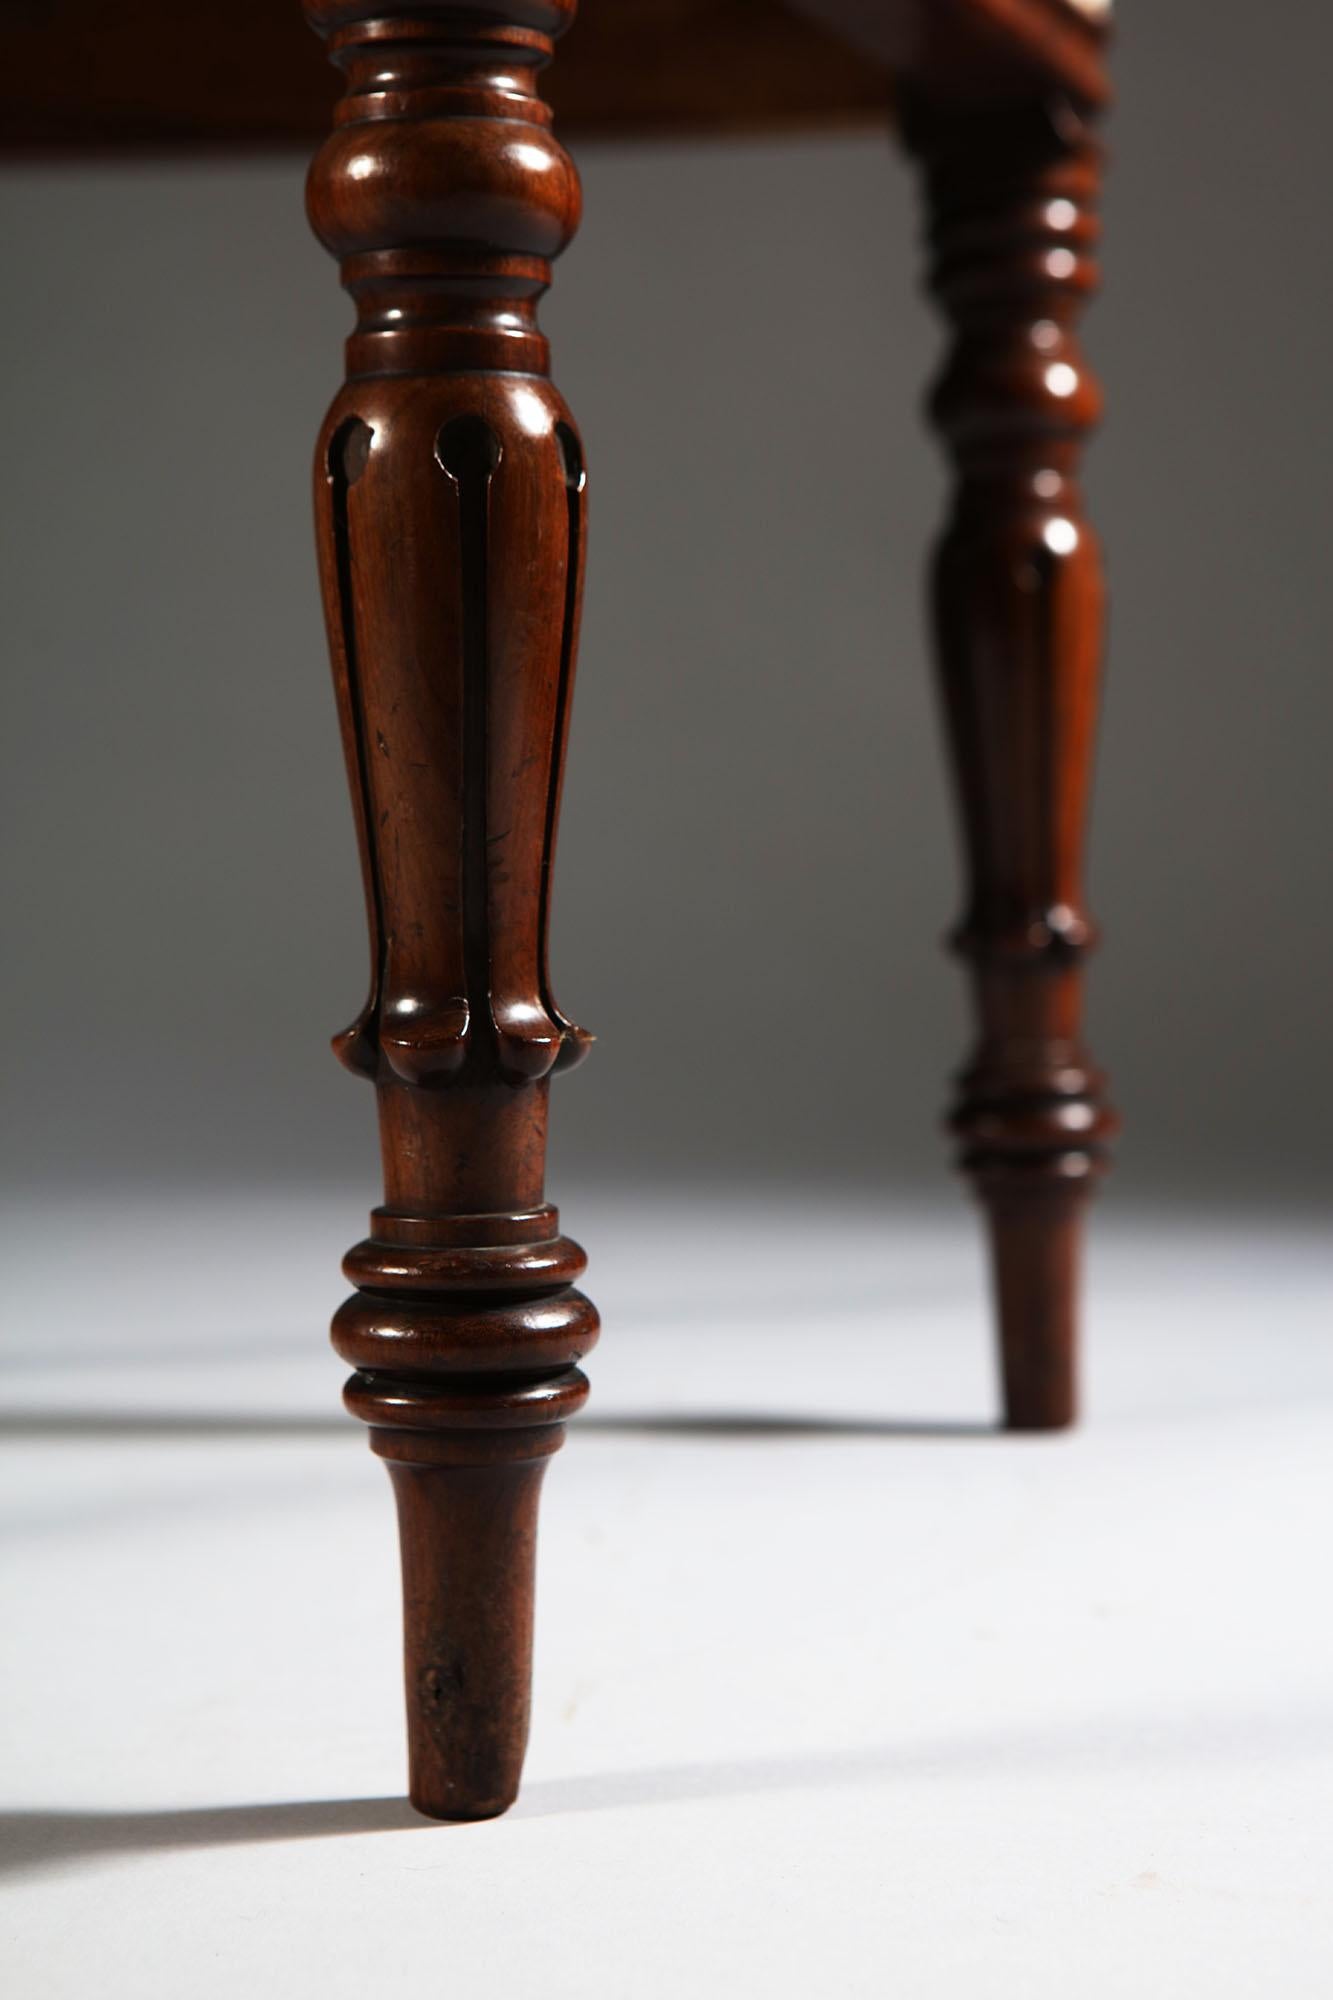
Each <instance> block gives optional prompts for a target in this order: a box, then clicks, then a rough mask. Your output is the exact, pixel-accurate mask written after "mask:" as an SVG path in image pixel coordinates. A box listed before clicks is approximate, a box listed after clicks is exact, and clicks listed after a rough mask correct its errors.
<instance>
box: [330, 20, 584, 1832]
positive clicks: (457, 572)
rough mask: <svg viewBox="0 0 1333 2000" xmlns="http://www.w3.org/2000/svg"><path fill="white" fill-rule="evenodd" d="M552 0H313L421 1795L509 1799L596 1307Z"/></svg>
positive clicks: (464, 1815) (383, 1317)
mask: <svg viewBox="0 0 1333 2000" xmlns="http://www.w3.org/2000/svg"><path fill="white" fill-rule="evenodd" d="M573 11H574V0H512V4H485V0H468V4H466V5H461V4H460V5H445V4H439V0H436V4H433V5H431V6H429V7H423V6H421V5H416V6H413V7H410V8H409V7H404V6H398V7H395V8H392V9H389V10H388V11H387V12H386V11H385V10H384V9H383V8H381V10H380V11H379V12H378V13H377V14H376V15H375V16H374V17H373V18H367V16H366V8H365V4H364V0H307V4H306V12H307V14H308V16H309V18H310V21H311V23H312V24H313V26H314V27H315V28H317V29H318V31H319V32H320V34H321V35H323V36H324V38H325V40H326V43H327V46H328V50H329V53H330V55H331V57H332V59H333V60H334V62H336V63H337V65H338V66H339V68H340V69H341V71H342V73H343V75H344V77H345V80H346V94H345V96H344V97H343V99H342V101H341V103H340V104H339V106H338V110H337V113H336V117H335V124H334V130H333V132H332V134H331V136H330V137H329V138H328V139H327V141H326V142H325V144H324V146H323V147H322V149H321V151H320V152H319V154H318V155H317V157H316V159H315V162H314V165H313V167H312V168H311V172H310V183H309V211H310V219H311V223H312V225H313V227H314V229H315V232H316V234H317V235H318V236H319V238H320V240H321V242H323V244H324V245H325V246H326V248H327V249H329V250H330V251H331V252H332V253H333V254H334V255H335V256H336V257H337V258H338V259H339V261H340V265H341V270H342V280H343V283H344V285H345V286H346V288H347V290H348V291H349V292H350V293H351V295H352V298H353V300H354V301H355V305H356V313H357V318H356V327H355V330H354V332H353V333H352V336H351V338H350V340H349V342H348V346H347V381H346V384H345V386H344V388H343V389H342V391H341V393H340V394H339V395H338V396H337V398H336V399H335V401H334V404H333V407H332V409H331V410H330V412H329V415H328V418H327V421H326V423H325V425H324V429H323V432H322V434H321V436H320V440H319V445H318V450H317V454H316V468H315V502H316V513H317V520H318V532H319V552H320V565H321V572H322V577H323V589H324V606H325V613H326V618H327V624H328V631H329V641H330V647H331V651H332V657H333V669H334V682H335V687H336V691H337V698H338V707H339V713H340V717H341V722H342V734H343V743H344V748H345V753H346V761H347V772H348V777H349V780H350V784H351V792H352V801H353V808H354V811H355V814H356V821H357V828H358V832H359V836H360V846H361V858H362V868H363V874H364V882H365V898H366V913H367V920H368V926H369V932H370V991H369V997H368V998H367V1000H366V1003H365V1006H364V1007H363V1008H362V1010H361V1012H360V1013H359V1014H358V1016H357V1017H356V1019H355V1020H354V1021H353V1023H352V1025H351V1026H350V1027H349V1028H347V1029H346V1030H345V1031H344V1032H343V1033H342V1034H340V1035H339V1036H338V1037H337V1038H336V1041H335V1048H336V1050H337V1053H338V1055H339V1057H340V1059H341V1060H342V1062H343V1063H344V1064H345V1065H346V1066H347V1068H348V1069H350V1070H352V1071H353V1072H354V1073H355V1074H357V1075H359V1076H363V1077H366V1078H369V1079H370V1080H371V1081H372V1082H373V1083H374V1085H375V1088H376V1091H377V1094H378V1101H379V1116H380V1132H381V1140H382V1150H383V1158H384V1203H383V1206H382V1207H380V1208H378V1209H376V1211H375V1213H374V1215H373V1216H372V1218H371V1230H370V1235H369V1236H368V1238H367V1239H366V1241H365V1242H363V1243H360V1244H358V1245H357V1247H356V1248H355V1249H354V1250H352V1251H351V1252H350V1254H349V1255H348V1258H347V1260H346V1266H345V1268H346V1272H347V1276H348V1277H349V1278H350V1279H351V1281H352V1283H353V1284H354V1285H355V1286H356V1288H357V1289H356V1291H355V1293H354V1294H353V1296H352V1297H351V1298H350V1299H349V1300H348V1301H347V1303H346V1304H345V1305H344V1306H343V1307H342V1309H341V1310H340V1312H339V1313H338V1315H337V1318H336V1319H335V1321H334V1328H333V1338H334V1345H335V1346H336V1348H337V1350H338V1352H339V1354H340V1355H341V1356H342V1357H343V1359H344V1360H345V1361H347V1362H349V1363H350V1364H351V1365H352V1367H353V1368H354V1369H355V1371H356V1372H355V1373H354V1375H353V1376H352V1379H351V1381H350V1383H349V1384H348V1387H347V1392H346V1400H347V1404H348V1407H349V1408H350V1409H351V1410H352V1411H353V1412H354V1414H355V1415H357V1416H359V1417H361V1418H363V1419H364V1421H365V1422H366V1423H367V1424H368V1425H369V1426H370V1439H371V1443H372V1445H373V1447H374V1449H375V1450H376V1451H377V1452H378V1453H379V1455H380V1456H381V1457H382V1458H384V1459H385V1460H386V1461H387V1463H388V1466H389V1471H390V1474H391V1476H392V1480H393V1485H394V1491H395V1494H396V1497H397V1502H398V1514H399V1525H400V1539H401V1548H402V1563H403V1603H404V1615H405V1625H406V1686H407V1713H408V1737H409V1753H410V1789H411V1796H412V1798H413V1801H414V1802H415V1803H416V1804H417V1806H419V1807H420V1809H421V1810H422V1811H423V1812H426V1813H429V1814H431V1815H433V1816H435V1817H438V1818H444V1819H477V1818H484V1817H488V1816H490V1815H492V1814H494V1813H497V1812H501V1811H503V1809H504V1808H505V1806H507V1805H508V1804H509V1803H510V1802H511V1801H512V1799H513V1798H514V1795H515V1793H516V1791H517V1788H518V1782H519V1774H520V1771H521V1768H522V1761H523V1752H524V1747H525V1743H526V1739H527V1729H528V1704H529V1680H530V1673H531V1656H532V1604H533V1577H534V1568H533V1566H534V1559H535V1548H536V1528H537V1499H538V1491H539V1488H540V1485H541V1478H542V1473H543V1471H544V1469H545V1464H546V1460H547V1458H548V1457H549V1456H550V1454H551V1453H552V1452H554V1451H555V1450H556V1449H557V1448H558V1447H559V1445H560V1443H561V1441H562V1438H563V1435H564V1431H563V1425H564V1422H565V1419H566V1418H568V1417H570V1416H572V1415H573V1414H574V1412H575V1411H577V1410H578V1409H579V1408H580V1407H581V1406H582V1404H583V1402H584V1400H585V1398H586V1396H587V1382H586V1380H585V1378H584V1376H583V1374H582V1372H581V1370H580V1368H579V1366H578V1364H579V1362H580V1361H581V1360H582V1358H583V1356H584V1355H585V1354H586V1353H587V1351H588V1349H589V1348H590V1347H591V1346H592V1344H593V1342H594V1341H595V1339H596V1337H597V1325H598V1323H597V1314H596V1311H595V1310H594V1308H593V1306H592V1305H591V1304H590V1302H589V1301H588V1300H587V1299H586V1298H585V1297H584V1296H583V1294H582V1293H581V1292H580V1291H578V1290H576V1289H575V1281H576V1280H577V1279H578V1277H579V1276H580V1274H581V1273H582V1270H583V1266H584V1257H583V1253H582V1251H581V1250H580V1249H579V1248H578V1246H577V1244H575V1243H572V1242H571V1241H570V1240H569V1239H568V1238H567V1237H565V1236H563V1235H562V1234H561V1233H560V1227H559V1218H558V1216H557V1214H556V1211H555V1209H554V1208H552V1207H551V1206H550V1205H549V1204H548V1203H547V1201H546V1199H545V1192H544V1185H543V1176H544V1156H545V1149H546V1122H547V1108H548V1102H547V1100H548V1092H549V1086H550V1079H551V1077H552V1076H553V1075H554V1074H555V1073H556V1072H558V1071H563V1070H566V1069H569V1068H572V1067H573V1065H574V1064H575V1063H576V1062H578V1061H579V1060H580V1059H581V1058H582V1057H583V1055H584V1054H585V1053H586V1051H587V1048H588V1043H589V1039H590V1038H589V1037H588V1035H586V1034H585V1033H584V1031H583V1030H582V1029H581V1028H578V1027H576V1026H575V1025H574V1024H573V1022H572V1021H570V1020H569V1019H568V1017H567V1016H566V1015H565V1014H563V1013H562V1012H561V1010H560V1008H559V1007H558V1006H557V1004H556V1001H555V998H554V995H553V993H552V990H551V980H550V972H549V968H548V964H547V931H548V924H549V914H550V897H551V882H552V874H553V869H554V863H555V837H556V825H557V820H558V816H559V805H560V775H561V768H562V765H563V761H564V751H565V738H566V732H567V730H568V726H569V713H570V702H571V697H572V693H573V678H574V662H575V654H576V649H577V644H578V620H579V599H580V591H581V587H582V575H583V553H584V507H585V477H584V468H583V450H582V446H581V444H580V442H579V437H578V432H577V430H576V429H575V427H574V422H573V419H572V417H571V416H570V413H569V411H568V410H567V409H566V407H565V405H564V403H563V402H562V401H561V399H560V397H559V395H558V394H557V392H556V390H555V389H554V388H553V387H552V385H551V382H550V380H549V376H548V353H547V344H546V340H545V338H544V336H543V335H542V333H541V331H540V329H539V327H538V324H537V303H538V301H539V299H540V297H541V295H542V293H543V292H544V291H545V289H546V287H547V285H548V284H549V282H550V276H551V268H550V267H551V259H552V258H553V257H555V256H556V255H558V253H559V252H560V251H561V250H562V249H563V248H564V246H565V245H566V244H567V243H568V241H569V239H570V237H571V236H572V235H573V233H574V230H575V228H576V226H577V223H578V219H579V184H578V178H577V176H576V174H575V172H574V168H573V165H572V163H571V161H570V160H569V157H568V155H567V154H566V153H565V152H564V151H563V150H562V148H561V147H560V146H559V144H558V143H557V142H556V140H555V138H554V137H553V135H552V131H551V121H550V113H549V111H548V109H547V107H546V106H545V104H544V103H543V102H542V100H541V98H540V97H539V96H538V94H537V78H538V75H539V73H540V71H541V69H542V67H543V65H544V64H545V63H546V62H547V61H548V60H549V58H550V56H551V53H552V45H553V43H554V40H555V38H556V36H557V35H559V34H560V33H561V32H562V30H563V29H564V28H565V27H566V25H567V24H568V21H569V19H570V16H571V15H572V13H573Z"/></svg>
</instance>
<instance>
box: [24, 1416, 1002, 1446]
mask: <svg viewBox="0 0 1333 2000" xmlns="http://www.w3.org/2000/svg"><path fill="white" fill-rule="evenodd" d="M575 1428H576V1429H577V1431H578V1432H579V1433H583V1432H588V1431H592V1432H595V1433H597V1434H598V1435H605V1436H608V1437H612V1436H636V1435H637V1436H653V1437H685V1438H690V1437H702V1438H720V1439H723V1440H726V1439H735V1438H821V1437H865V1438H953V1439H969V1438H987V1437H999V1436H1001V1435H1002V1432H1001V1430H1000V1427H999V1425H997V1424H994V1423H983V1422H981V1421H979V1420H978V1421H974V1422H965V1423H949V1422H933V1421H930V1420H922V1421H916V1420H914V1419H913V1418H910V1417H906V1418H900V1417H883V1418H879V1417H796V1416H792V1417H781V1416H749V1415H746V1414H745V1413H744V1412H741V1411H736V1412H734V1413H727V1412H722V1411H699V1412H683V1413H681V1414H678V1415H672V1416H658V1417H654V1416H623V1417H616V1416H600V1415H593V1416H587V1417H579V1418H577V1419H576V1421H575ZM359 1429H360V1426H359V1425H358V1424H357V1423H356V1422H355V1420H354V1419H353V1418H351V1417H347V1416H338V1415H336V1414H332V1413H331V1414H330V1415H328V1416H313V1417H302V1416H290V1417H283V1416H275V1417H265V1416H242V1415H240V1414H239V1413H238V1414H236V1415H229V1414H222V1413H219V1414H217V1415H213V1414H210V1413H208V1412H205V1411H199V1412H191V1411H170V1410H163V1411H158V1410H144V1411H132V1410H131V1411H124V1412H120V1413H117V1412H114V1411H107V1410H33V1411H31V1412H27V1411H24V1412H12V1413H10V1414H9V1415H4V1416H0V1438H12V1439H19V1440H21V1439H25V1438H26V1439H29V1440H36V1439H42V1438H49V1439H52V1440H56V1439H61V1438H125V1439H136V1438H139V1439H151V1438H177V1437H181V1438H185V1437H223V1438H226V1437H236V1438H243V1437H255V1438H274V1437H293V1438H298V1437H335V1436H338V1435H339V1434H342V1433H347V1434H349V1435H350V1434H352V1433H355V1432H357V1431H359Z"/></svg>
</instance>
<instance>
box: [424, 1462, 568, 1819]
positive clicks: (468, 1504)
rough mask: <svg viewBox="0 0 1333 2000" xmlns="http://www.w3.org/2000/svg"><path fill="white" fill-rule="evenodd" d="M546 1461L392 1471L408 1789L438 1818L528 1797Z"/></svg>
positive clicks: (493, 1809)
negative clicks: (523, 1788)
mask: <svg viewBox="0 0 1333 2000" xmlns="http://www.w3.org/2000/svg"><path fill="white" fill-rule="evenodd" d="M545 1469H546V1465H545V1460H544V1459H536V1460H530V1461H529V1462H528V1463H526V1464H522V1465H488V1466H480V1465H475V1466H474V1465H448V1466H426V1465H406V1464H401V1463H399V1464H391V1465H390V1468H389V1471H390V1475H391V1477H392V1479H393V1488H394V1495H395V1497H396V1499H397V1502H398V1531H399V1540H400V1545H401V1550H402V1562H403V1639H404V1674H405V1683H406V1694H407V1746H408V1790H409V1794H410V1796H411V1800H412V1803H413V1805H414V1806H415V1807H416V1809H417V1811H418V1812H421V1813H425V1814H426V1815H427V1816H428V1817H429V1818H431V1819H448V1820H472V1819H494V1818H495V1816H496V1815H497V1814H498V1813H502V1812H504V1811H505V1810H506V1809H507V1808H508V1807H509V1806H511V1805H512V1804H513V1803H514V1800H515V1798H516V1797H517V1796H518V1786H519V1778H520V1776H521V1775H522V1770H523V1755H524V1751H525V1750H526V1748H527V1741H528V1715H529V1709H530V1692H531V1681H532V1615H533V1586H534V1579H535V1565H536V1553H537V1501H538V1497H539V1495H540V1491H541V1483H542V1474H543V1472H544V1471H545Z"/></svg>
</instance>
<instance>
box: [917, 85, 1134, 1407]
mask: <svg viewBox="0 0 1333 2000" xmlns="http://www.w3.org/2000/svg"><path fill="white" fill-rule="evenodd" d="M906 132H907V137H908V142H909V144H910V145H911V146H912V148H913V149H914V150H915V152H916V153H917V154H918V155H919V157H920V159H921V160H922V162H923V165H924V168H925V182H926V198H927V208H928V214H929V230H930V250H931V285H932V289H933V291H934V294H935V296H936V298H937V300H938V301H939V304H940V306H941V308H942V310H943V311H944V313H945V315H946V317H947V318H948V320H949V321H950V323H951V325H952V328H953V333H954V341H953V346H952V350H951V352H950V355H949V358H948V361H947V364H946V366H945V369H944V372H943V374H942V376H941V377H940V380H939V382H938V384H937V386H936V389H935V393H934V396H933V398H932V401H931V411H932V415H933V418H934V422H935V424H936V426H937V427H938V430H939V432H940V435H941V437H942V438H943V440H944V442H945V444H946V446H947V448H948V450H949V453H950V455H951V457H952V460H953V464H954V467H955V473H956V483H955V488H954V495H953V504H952V511H951V515H950V519H949V523H948V526H947V528H946V530H945V533H944V536H943V539H942V540H941V542H940V546H939V550H938V553H937V557H936V562H935V572H934V591H933V594H934V610H935V626H936V634H937V640H938V653H939V672H940V681H941V687H942V693H943V705H944V712H945V718H946V724H947V731H948V738H949V744H950V749H951V753H952V759H953V766H954V773H955V778H956V782H957V790H958V798H959V804H960V809H961V817H962V824H963V831H964V839H965V847H966V854H967V863H968V873H969V895H968V902H967V906H966V911H965V914H964V917H963V921H962V923H961V925H960V926H959V929H958V931H957V933H956V934H955V938H954V944H955V948H956V949H957V951H958V952H959V953H960V954H961V955H962V957H963V958H964V959H965V960H966V961H967V963H968V964H969V966H970V967H971V971H972V984H973V990H974V995H975V1002H976V1010H977V1017H978V1026H979V1033H978V1040H977V1045H976V1049H975V1052H974V1054H973V1057H972V1060H971V1061H970V1063H969V1064H968V1067H967V1068H966V1070H965V1071H964V1072H963V1074H962V1076H961V1077H960V1079H959V1086H958V1099H957V1105H956V1108H955V1111H954V1114H953V1120H952V1123H953V1127H954V1130H955V1131H956V1132H957V1134H958V1136H959V1138H960V1139H961V1141H962V1164H963V1167H964V1169H965V1170H966V1172H967V1173H968V1174H970V1175H971V1177H972V1179H973V1181H974V1183H975V1185H976V1187H977V1191H978V1193H979V1195H980V1197H981V1200H982V1203H983V1205H984V1208H985V1211H986V1215H987V1220H988V1226H989V1231H990V1238H991V1251H992V1260H993V1266H994V1272H995V1290H996V1302H997V1307H998V1313H999V1322H1000V1347H1001V1361H1002V1374H1003V1386H1004V1405H1005V1416H1006V1421H1007V1423H1008V1425H1009V1427H1010V1428H1011V1429H1016V1430H1048V1429H1057V1428H1059V1427H1061V1426H1063V1425H1065V1424H1068V1423H1071V1422H1072V1421H1073V1420H1074V1417H1075V1414H1076V1408H1077V1361H1078V1355H1077V1310H1078V1293H1079V1256H1080V1245H1081V1232H1082V1218H1083V1208H1084V1205H1085V1202H1086V1199H1087V1196H1088V1193H1089V1192H1090V1190H1091V1188H1092V1187H1093V1185H1094V1184H1095V1182H1096V1179H1097V1177H1098V1175H1099V1174H1100V1173H1101V1172H1102V1171H1103V1170H1104V1168H1105V1165H1106V1144H1107V1141H1108V1139H1109V1138H1110V1136H1111V1134H1112V1133H1113V1131H1114V1130H1115V1119H1114V1116H1113V1114H1112V1112H1111V1111H1110V1108H1109V1106H1108V1104H1107V1101H1106V1093H1105V1079H1104V1077H1103V1076H1102V1075H1101V1073H1100V1072H1099V1071H1098V1070H1097V1069H1096V1067H1095V1066H1094V1064H1093V1062H1092V1059H1091V1057H1090V1056H1089V1054H1088V1051H1087V1048H1086V1047H1085V1045H1084V1042H1083V1040H1082V1036H1081V1019H1082V1010H1083V966H1084V960H1085V958H1086V956H1087V953H1088V951H1089V950H1090V948H1091V946H1092V944H1093V942H1094V938H1095V930H1094V926H1093V923H1092V921H1091V919H1090V917H1089V915H1088V912H1087V909H1086V907H1085V903H1084V893H1083V879H1082V864H1083V843H1084V829H1085V824H1086V820H1087V813H1088V796H1089V788H1090V781H1091V772H1092V754H1093V740H1094V735H1095V730H1096V720H1097V708H1098V693H1099V677H1100V664H1101V644H1102V625H1103V583H1102V566H1101V557H1100V553H1099V551H1098V547H1097V542H1096V538H1095V536H1094V534H1093V531H1092V528H1091V526H1090V524H1089V522H1088V520H1087V517H1086V514H1085V512H1084V507H1083V501H1082V496H1081V493H1080V490H1079V484H1078V476H1079V466H1080V460H1081V456H1082V448H1083V443H1084V439H1085V437H1086V435H1087V433H1088V431H1089V430H1090V429H1091V427H1092V425H1093V424H1094V423H1095V421H1096V419H1097V416H1098V414H1099V410H1100V395H1099V392H1098V389H1097V385H1096V383H1095V382H1094V380H1093V378H1092V375H1091V373H1090V371H1089V369H1088V366H1087V363H1086V361H1085V359H1084V357H1083V354H1082V351H1081V349H1080V347H1079V344H1078V338H1077V333H1076V322H1077V319H1078V317H1079V314H1080V312H1081V310H1082V307H1083V303H1084V300H1085V298H1086V297H1087V295H1088V293H1089V292H1091V290H1092V289H1093V287H1094V284H1095V281H1096V263H1095V256H1096V247H1097V240H1098V233H1099V231H1098V223H1097V217H1096V202H1097V196H1098V192H1099V188H1100V179H1101V151H1100V147H1099V145H1098V142H1097V139H1096V136H1095V132H1094V129H1093V124H1092V117H1091V107H1089V106H1086V105H1080V104H1079V103H1077V102H1076V101H1075V100H1073V99H1071V98H1069V97H1067V96H1060V95H1051V96H1047V97H1044V98H1042V99H1041V100H1039V101H1036V102H1028V103H1024V102H1018V103H1000V104H997V105H994V106H988V107H983V108H978V107H976V106H974V105H969V106H968V107H967V108H966V109H965V110H960V109H959V108H958V107H957V106H956V105H949V104H941V103H940V102H938V101H936V100H932V99H931V98H930V97H928V96H925V95H923V96H921V97H919V98H918V99H916V100H915V101H913V102H912V103H911V104H910V105H909V107H908V115H907V120H906Z"/></svg>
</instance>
